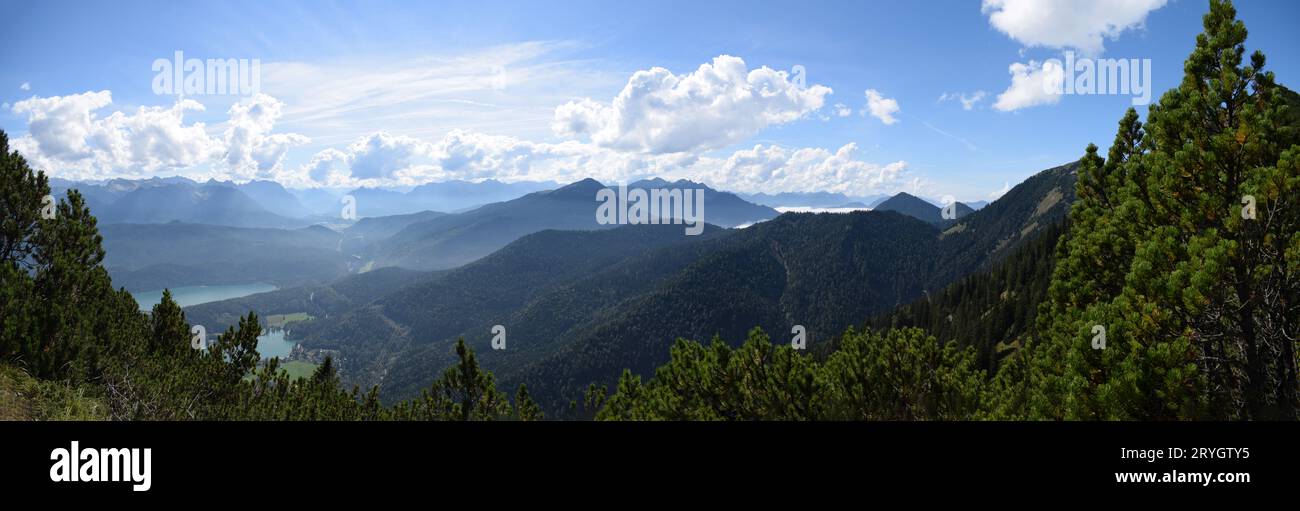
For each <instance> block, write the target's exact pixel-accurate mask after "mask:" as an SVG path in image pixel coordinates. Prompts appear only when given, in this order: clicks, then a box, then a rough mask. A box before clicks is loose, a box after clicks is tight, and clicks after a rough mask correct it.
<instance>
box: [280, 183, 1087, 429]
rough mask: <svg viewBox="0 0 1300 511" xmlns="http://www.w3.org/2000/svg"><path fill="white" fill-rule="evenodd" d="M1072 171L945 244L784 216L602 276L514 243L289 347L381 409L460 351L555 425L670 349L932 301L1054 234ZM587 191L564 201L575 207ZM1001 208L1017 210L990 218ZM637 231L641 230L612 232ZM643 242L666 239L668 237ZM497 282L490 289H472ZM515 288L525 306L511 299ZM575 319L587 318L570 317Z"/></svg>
mask: <svg viewBox="0 0 1300 511" xmlns="http://www.w3.org/2000/svg"><path fill="white" fill-rule="evenodd" d="M1072 168H1073V166H1072V165H1066V166H1062V167H1057V168H1054V169H1049V170H1047V171H1044V172H1041V173H1039V174H1037V175H1035V176H1033V177H1031V178H1030V179H1029V180H1026V182H1025V183H1024V184H1022V185H1020V187H1017V188H1016V189H1015V190H1013V192H1014V193H1012V192H1008V194H1007V195H1006V196H1005V197H1006V199H1005V201H1004V203H1003V204H1001V205H999V206H998V207H996V208H994V207H992V206H990V207H989V208H985V209H986V210H987V211H986V212H980V213H972V214H971V215H969V216H966V217H963V218H961V219H959V220H958V223H957V224H955V225H953V226H952V227H950V228H949V229H948V230H947V231H946V232H945V231H941V230H939V229H938V228H936V226H934V225H932V224H929V223H926V222H922V221H920V220H917V219H914V218H912V217H909V216H906V215H902V214H899V213H896V212H892V211H871V212H854V213H847V214H811V213H787V214H784V215H781V216H779V217H777V218H775V219H773V220H768V221H766V222H760V223H758V224H755V225H753V226H751V227H748V228H745V229H739V230H732V231H721V232H718V233H716V239H709V240H706V241H704V242H703V243H689V242H690V241H692V240H688V239H687V240H684V241H686V242H687V243H678V244H676V245H674V248H671V249H669V248H665V249H661V250H657V251H655V252H653V253H650V254H639V253H637V252H636V251H630V252H622V254H624V255H622V256H620V257H624V258H625V259H624V260H623V262H621V263H619V264H604V265H601V266H593V265H590V264H585V263H581V262H580V260H581V258H586V257H589V254H586V253H584V251H573V250H570V249H569V248H567V247H566V248H564V249H562V250H557V249H555V248H554V247H552V246H551V244H547V243H541V242H540V241H541V240H544V239H549V238H554V237H556V236H561V234H560V233H555V234H551V235H548V236H546V237H540V238H537V239H533V238H531V237H525V238H521V240H520V241H521V242H523V241H525V240H528V241H529V242H528V243H516V244H512V245H511V246H510V247H509V248H510V249H511V250H510V251H508V252H507V251H506V250H504V249H503V250H502V251H501V252H499V253H497V254H493V255H492V256H489V257H487V258H484V259H483V260H481V261H478V262H476V263H473V264H470V265H467V266H465V267H464V268H462V269H457V270H453V271H452V272H451V273H449V274H448V276H451V275H462V276H461V277H457V278H442V279H438V280H436V281H431V282H429V283H428V284H427V285H423V286H414V287H409V288H406V289H405V290H403V291H402V292H401V293H394V294H393V295H392V296H388V297H384V298H381V299H379V300H377V301H376V302H375V303H373V304H368V305H366V306H364V307H360V308H358V309H357V310H354V311H352V312H351V313H348V314H341V315H336V316H333V317H332V318H331V320H330V321H316V322H313V323H308V324H302V325H299V326H297V327H296V328H295V331H294V337H295V338H297V339H301V340H302V341H303V344H304V346H306V347H309V348H317V349H321V348H323V349H341V350H343V354H344V355H343V359H342V361H341V362H342V368H343V370H344V371H343V374H344V377H345V379H349V381H355V382H357V383H360V384H363V385H372V384H380V383H382V385H381V395H382V396H383V397H384V398H385V399H386V400H394V399H402V398H409V397H411V396H413V395H415V394H416V393H418V392H419V389H420V388H422V387H423V386H424V385H425V383H426V380H427V378H428V376H427V375H429V374H430V372H429V367H442V366H445V365H446V364H448V363H450V362H451V360H452V356H453V354H452V352H451V350H450V348H451V346H452V345H453V344H454V342H455V339H456V338H457V337H459V336H464V337H465V339H466V340H467V342H468V343H469V345H470V346H471V347H473V348H475V349H476V350H478V351H479V360H480V361H481V363H482V364H484V366H485V367H489V368H491V369H492V370H493V371H494V372H496V374H497V375H498V377H499V378H500V379H501V381H502V382H504V383H506V384H508V385H514V384H516V383H521V382H527V383H528V384H529V385H530V389H531V390H532V393H533V396H534V398H535V399H537V400H539V402H542V403H543V404H544V406H545V409H547V410H551V411H555V410H558V409H561V408H563V407H564V406H565V405H566V404H567V403H568V401H569V400H571V399H575V398H576V397H577V396H575V394H580V393H581V391H582V389H583V388H584V387H585V386H586V385H587V384H588V383H591V382H592V381H598V382H605V383H612V381H613V379H614V378H616V377H617V375H618V372H619V371H620V370H621V369H623V368H624V367H632V368H634V369H636V370H638V371H641V372H643V373H648V372H649V371H650V370H651V369H652V368H653V367H654V366H655V365H657V364H659V363H661V362H662V361H663V360H665V359H666V358H665V357H666V356H667V348H668V346H669V345H671V343H672V341H673V340H674V339H676V338H678V337H688V338H689V337H711V336H713V335H714V334H721V335H722V336H723V337H724V338H743V337H744V335H745V334H746V332H748V331H749V330H750V329H751V328H753V327H755V326H762V327H764V328H766V329H769V331H784V332H788V331H790V329H791V328H792V327H793V325H796V324H798V325H803V326H804V327H805V328H806V329H807V330H808V332H810V335H812V337H813V338H814V339H816V340H817V341H814V343H816V342H818V341H829V340H830V339H831V338H832V337H833V336H835V335H837V334H838V332H840V331H842V330H843V328H845V327H846V326H849V325H853V324H858V323H860V322H862V321H863V320H864V319H866V318H868V317H871V316H873V315H876V314H879V313H883V312H885V311H888V310H890V309H892V308H893V307H896V306H899V305H903V304H906V303H909V302H911V301H913V300H915V299H916V298H919V297H920V296H922V293H924V292H927V291H929V292H938V291H939V290H940V289H942V288H943V287H944V286H945V285H947V284H948V283H949V282H951V281H952V280H953V279H955V278H960V277H962V276H964V275H966V274H969V273H970V272H973V271H976V270H978V269H980V268H984V267H985V266H986V265H989V264H993V263H995V262H996V261H998V260H1000V259H1001V258H1002V257H1005V255H1006V254H1008V253H1010V252H1011V251H1013V250H1015V249H1016V248H1017V247H1019V246H1020V244H1022V243H1024V242H1026V241H1028V240H1031V239H1033V238H1034V237H1035V236H1036V235H1037V234H1038V232H1039V225H1040V222H1041V223H1042V225H1048V224H1050V222H1052V221H1059V219H1060V218H1062V217H1063V216H1064V214H1065V213H1064V212H1065V210H1066V208H1067V207H1068V200H1069V198H1070V197H1072V194H1070V193H1062V192H1061V190H1072V189H1073V186H1074V185H1073V180H1074V174H1073V172H1072ZM596 186H598V185H597V184H596V183H594V182H592V183H590V184H589V187H590V189H587V190H576V191H575V190H574V189H569V192H570V193H572V195H573V196H575V197H588V196H590V195H589V194H591V193H593V190H595V189H596ZM1011 201H1017V202H1024V204H1015V205H1007V204H1005V202H1011ZM588 207H589V206H588ZM929 207H931V208H934V209H935V210H936V211H937V210H938V208H937V207H934V206H933V205H930V206H929ZM993 215H999V216H1000V218H996V219H991V218H988V217H990V216H993ZM706 216H707V215H706ZM435 221H437V219H435ZM640 227H649V226H630V227H625V228H624V229H629V228H631V229H635V228H640ZM658 227H661V228H662V230H663V231H664V232H666V233H668V234H669V235H672V236H676V237H681V228H680V226H658ZM673 233H675V234H673ZM565 235H567V236H583V235H582V234H578V233H572V234H565ZM586 236H591V237H593V239H592V240H591V244H589V246H595V247H605V246H606V244H605V243H601V242H596V241H595V240H596V239H598V238H601V237H604V236H610V235H608V234H597V233H589V234H586ZM686 238H690V237H686ZM984 238H987V239H984ZM600 250H601V251H603V250H604V249H603V248H602V249H600ZM507 256H508V257H507ZM540 262H545V263H544V264H540ZM532 268H538V269H542V268H547V269H549V272H548V273H547V274H546V279H545V280H537V279H536V277H530V276H514V277H511V275H515V274H516V273H517V272H519V271H522V270H528V269H532ZM489 269H490V270H489ZM557 270H558V271H557ZM571 270H581V271H571ZM647 270H649V271H648V272H647ZM530 271H531V270H530ZM471 275H473V277H470V276H471ZM503 276H505V277H504V278H503ZM496 281H502V282H503V284H501V285H495V284H494V285H490V286H487V287H482V288H477V287H476V286H480V284H479V283H480V282H496ZM505 282H509V283H510V284H505ZM501 286H507V287H501ZM527 288H536V290H535V291H533V292H531V294H526V296H525V294H521V293H522V291H521V289H527ZM503 296H504V297H514V298H511V299H509V300H506V299H503V298H502V297H503ZM706 296H707V297H710V298H709V299H708V300H707V302H706V301H702V300H701V298H702V297H706ZM584 303H585V305H583V307H588V308H589V309H588V310H583V309H581V308H579V306H578V304H584ZM457 304H459V305H457ZM575 311H582V313H578V314H575ZM489 316H492V318H489ZM474 318H477V319H474ZM556 318H564V319H560V320H557V319H556ZM493 324H502V325H504V326H506V328H507V330H508V331H509V332H510V333H511V334H510V336H509V338H510V339H512V342H511V346H512V347H511V348H510V349H507V350H505V351H504V352H494V351H492V350H490V349H489V340H490V338H491V336H490V333H489V328H490V327H491V326H492V325H493ZM351 378H356V379H355V380H351Z"/></svg>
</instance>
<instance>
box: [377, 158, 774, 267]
mask: <svg viewBox="0 0 1300 511" xmlns="http://www.w3.org/2000/svg"><path fill="white" fill-rule="evenodd" d="M647 183H650V184H656V185H657V186H661V187H664V188H699V189H703V190H704V197H705V199H704V200H705V209H704V221H705V222H706V223H713V224H715V225H724V226H727V227H730V226H733V225H736V224H739V223H743V222H752V221H756V220H763V219H765V218H771V217H774V216H776V215H777V212H776V211H775V210H772V209H771V208H767V207H763V206H756V205H754V204H750V203H747V202H745V201H743V200H741V199H739V198H737V197H736V196H734V195H732V194H729V193H725V192H718V191H715V190H712V189H709V188H707V187H703V185H697V184H695V183H689V182H680V181H679V182H677V183H667V182H662V181H661V182H653V181H647V182H642V183H641V184H640V185H638V186H642V187H644V186H645V185H646V184H647ZM604 188H606V185H603V184H601V183H600V182H599V181H596V180H594V179H591V178H587V179H583V180H581V181H578V182H575V183H572V184H569V185H566V186H563V187H560V188H557V189H555V190H547V191H541V192H534V193H530V194H528V195H525V196H523V197H520V198H518V199H514V200H509V201H505V202H498V203H493V204H488V205H485V206H482V207H479V208H476V209H474V210H471V211H466V212H464V213H460V214H457V215H448V216H445V217H439V218H434V219H432V220H428V221H424V222H418V223H414V224H411V225H409V226H407V227H406V228H405V229H402V230H401V231H399V232H397V233H396V234H394V235H392V236H391V237H389V238H388V239H385V240H383V241H382V242H380V243H378V244H376V245H375V246H373V247H372V250H371V251H369V252H368V253H367V259H368V260H371V261H374V265H375V266H401V267H404V268H411V269H417V270H437V269H447V268H454V267H457V266H461V265H464V264H467V263H469V262H472V261H474V260H476V259H479V258H481V257H483V256H486V255H488V254H490V253H492V252H494V251H496V250H498V249H500V248H502V247H504V246H506V245H507V244H509V243H510V242H512V241H515V240H517V239H519V238H521V237H522V236H524V235H527V234H531V233H534V232H538V231H542V230H546V229H559V230H595V229H608V228H611V227H616V226H615V225H602V224H599V223H597V220H596V208H597V205H598V204H599V203H598V202H597V199H596V193H597V192H598V191H599V190H601V189H604ZM764 214H766V215H767V216H766V217H764V216H763V215H764ZM755 216H757V217H758V218H754V217H755ZM727 222H734V223H732V224H727ZM678 229H679V230H680V229H682V227H681V226H678Z"/></svg>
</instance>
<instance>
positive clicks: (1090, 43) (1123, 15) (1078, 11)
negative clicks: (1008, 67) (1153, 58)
mask: <svg viewBox="0 0 1300 511" xmlns="http://www.w3.org/2000/svg"><path fill="white" fill-rule="evenodd" d="M1166 2H1167V0H984V3H983V5H982V6H981V10H982V12H983V13H984V14H987V15H988V17H989V24H990V25H992V26H993V28H995V29H997V30H999V31H1001V32H1002V33H1004V34H1006V35H1007V36H1009V37H1011V38H1012V39H1015V40H1016V41H1017V42H1019V43H1021V44H1023V45H1025V46H1043V47H1048V48H1062V49H1063V48H1074V49H1077V50H1079V51H1081V52H1084V53H1086V54H1089V55H1100V54H1101V53H1102V51H1104V49H1105V47H1104V46H1105V39H1108V38H1109V39H1115V38H1118V37H1119V35H1120V33H1122V32H1124V31H1125V30H1129V29H1133V28H1138V27H1141V26H1142V25H1143V23H1145V22H1146V18H1147V14H1148V13H1150V12H1151V11H1154V10H1156V9H1159V8H1161V7H1163V6H1164V5H1165V3H1166Z"/></svg>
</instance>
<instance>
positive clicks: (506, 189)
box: [50, 177, 560, 228]
mask: <svg viewBox="0 0 1300 511" xmlns="http://www.w3.org/2000/svg"><path fill="white" fill-rule="evenodd" d="M559 186H560V185H559V184H558V183H553V182H518V183H502V182H500V181H496V180H491V179H489V180H486V181H482V182H477V183H474V182H469V181H447V182H441V183H428V184H424V185H420V186H417V187H415V188H413V189H411V190H409V191H406V192H402V191H395V190H385V189H376V188H358V189H355V190H351V191H346V190H327V189H303V190H290V189H286V188H284V187H283V186H281V185H280V184H279V183H276V182H275V181H250V182H247V183H238V184H237V183H233V182H226V181H215V180H211V181H207V182H197V181H193V180H190V179H187V178H184V177H170V178H151V179H141V180H129V179H113V180H108V181H68V180H63V179H52V180H51V182H50V187H51V189H52V191H53V193H54V194H55V195H57V196H62V195H64V194H66V193H67V191H68V190H69V189H74V188H75V189H77V190H78V191H80V192H81V194H82V195H83V196H84V197H85V198H86V202H87V204H88V205H89V206H90V210H91V213H93V214H95V216H96V217H97V218H98V219H99V222H100V223H101V224H109V223H137V224H148V223H166V222H173V221H179V222H186V223H201V224H212V225H225V226H232V227H270V228H292V227H304V226H307V225H312V224H317V223H325V222H328V223H340V222H341V221H344V219H342V218H340V216H341V213H342V211H343V206H344V205H343V202H342V199H343V197H344V196H346V195H351V196H352V197H353V199H354V200H355V204H356V213H357V217H359V218H368V217H370V218H373V217H381V216H392V215H404V214H411V213H418V212H421V211H442V212H456V211H462V210H465V209H471V208H474V207H477V206H481V205H484V204H489V203H493V202H500V201H505V200H510V199H514V198H517V197H520V196H522V195H525V194H528V193H531V192H535V191H539V190H548V189H553V188H558V187H559Z"/></svg>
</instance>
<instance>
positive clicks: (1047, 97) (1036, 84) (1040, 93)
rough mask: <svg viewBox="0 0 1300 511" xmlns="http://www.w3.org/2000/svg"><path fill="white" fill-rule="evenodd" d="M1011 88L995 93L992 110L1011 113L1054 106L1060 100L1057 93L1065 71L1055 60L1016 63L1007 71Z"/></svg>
mask: <svg viewBox="0 0 1300 511" xmlns="http://www.w3.org/2000/svg"><path fill="white" fill-rule="evenodd" d="M1008 71H1009V72H1010V73H1011V86H1010V87H1007V90H1005V91H1003V92H1002V93H1001V94H998V98H997V100H996V101H994V102H993V108H996V109H998V110H1000V111H1003V112H1011V111H1014V110H1019V109H1021V108H1028V107H1032V106H1039V105H1054V104H1056V103H1058V102H1060V101H1061V94H1060V90H1061V87H1062V85H1063V84H1064V83H1065V70H1064V69H1063V68H1062V67H1061V65H1060V64H1059V63H1057V62H1055V61H1051V60H1049V61H1047V62H1045V63H1041V64H1040V63H1038V62H1037V61H1033V60H1031V61H1029V63H1028V64H1022V63H1020V62H1016V63H1013V64H1011V66H1010V67H1009V68H1008Z"/></svg>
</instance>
